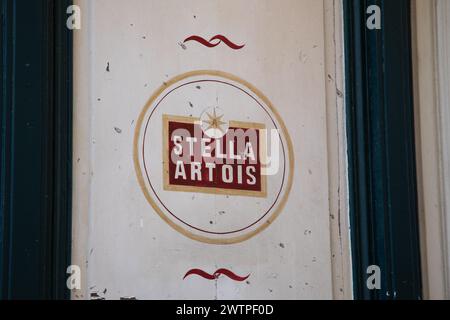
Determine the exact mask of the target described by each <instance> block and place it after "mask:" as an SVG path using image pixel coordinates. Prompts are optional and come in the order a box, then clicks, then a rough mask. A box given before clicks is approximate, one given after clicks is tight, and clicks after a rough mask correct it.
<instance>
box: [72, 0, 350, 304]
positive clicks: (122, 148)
mask: <svg viewBox="0 0 450 320" xmlns="http://www.w3.org/2000/svg"><path fill="white" fill-rule="evenodd" d="M330 4H331V6H330ZM79 5H80V6H81V8H82V14H83V21H82V30H80V31H77V32H78V33H77V34H76V60H75V65H76V79H75V82H76V84H75V86H76V88H75V91H76V95H75V96H76V101H75V105H76V110H75V141H74V144H75V155H74V161H75V163H74V170H75V171H74V175H75V182H74V244H73V246H74V263H78V264H79V265H80V266H81V267H82V270H83V279H82V283H83V288H82V290H80V291H76V292H74V295H73V297H74V298H78V299H83V298H84V299H86V298H89V297H90V295H91V294H92V293H93V294H94V297H104V298H106V299H119V298H120V297H125V296H126V297H131V296H132V297H136V298H137V299H151V298H163V299H164V298H168V299H183V298H190V299H331V298H333V297H336V296H337V295H339V294H336V285H337V284H336V283H337V282H339V284H338V286H341V283H342V282H345V281H347V282H348V279H347V280H345V281H344V280H342V277H345V275H346V273H345V272H346V271H344V270H342V269H341V268H340V267H338V268H336V267H333V263H334V261H335V260H334V258H335V256H336V255H338V256H339V257H341V258H342V257H344V258H343V259H344V262H343V261H342V259H340V260H338V263H339V264H340V265H342V264H347V263H348V261H345V257H346V253H348V252H347V251H348V249H347V248H345V247H344V248H342V247H340V245H338V244H339V243H342V242H343V243H344V245H345V243H346V242H345V241H343V240H342V238H343V237H344V238H345V237H347V230H346V229H345V226H344V227H343V230H342V232H341V230H340V229H339V228H338V226H340V223H341V220H340V219H341V218H340V216H339V217H338V213H339V212H341V209H342V207H341V206H340V205H339V204H337V205H336V204H334V203H331V202H330V201H331V200H330V199H332V200H333V201H335V203H338V202H339V201H338V200H337V197H339V196H340V195H339V194H337V195H336V191H335V190H339V184H340V183H341V180H340V179H339V178H336V177H337V176H338V172H340V170H341V167H339V166H336V165H334V164H333V165H330V162H333V163H337V161H336V157H339V155H340V154H341V153H342V152H343V151H342V150H334V147H330V145H329V144H330V143H331V142H332V143H333V145H337V144H339V143H340V142H341V141H340V140H339V139H337V140H336V141H331V142H330V141H329V140H330V138H329V137H330V136H333V137H334V136H336V134H335V133H330V130H336V131H338V130H340V129H341V127H342V126H340V128H335V127H334V126H335V124H334V123H336V122H337V123H342V122H340V121H341V119H340V118H339V114H336V113H333V115H334V116H333V117H331V119H334V121H333V124H332V125H329V124H327V123H328V122H329V121H330V111H329V110H328V106H327V103H328V104H330V103H332V104H333V105H331V108H332V109H333V110H334V111H333V112H336V110H335V109H336V107H337V106H339V105H338V104H337V103H336V99H339V94H338V93H340V96H342V93H341V92H342V87H339V86H338V84H337V82H339V81H340V80H341V79H336V74H335V73H329V72H328V71H329V70H328V68H329V67H330V68H331V69H332V70H333V71H334V72H336V69H337V68H336V62H335V61H334V59H333V58H334V54H335V52H334V51H333V50H335V49H336V48H335V47H332V46H331V47H330V46H329V45H328V44H329V43H332V42H333V41H332V40H333V39H331V40H330V39H328V40H329V42H328V40H327V39H326V36H325V35H326V30H325V29H326V28H328V29H330V30H331V31H333V30H334V28H335V26H334V25H331V26H326V24H325V21H324V17H325V15H326V14H327V15H329V16H333V15H332V14H331V15H330V13H326V12H325V9H326V8H328V9H330V8H331V9H333V6H332V2H331V1H325V2H322V1H317V0H284V1H269V0H264V1H261V0H257V1H256V0H253V1H238V0H232V1H229V0H228V1H200V0H190V1H183V2H180V1H175V0H168V1H148V0H133V1H122V0H107V1H106V0H96V1H79ZM338 28H339V26H338ZM191 35H199V36H202V37H204V38H205V39H207V40H209V39H210V38H211V37H213V36H215V35H225V36H226V37H227V38H229V39H230V40H231V41H232V42H233V43H234V44H235V45H242V44H245V46H244V47H243V48H240V49H237V48H234V49H233V48H232V46H233V45H231V46H230V45H227V44H226V43H224V41H222V43H220V44H219V45H217V46H214V47H211V48H209V47H208V46H205V45H202V44H201V43H200V42H198V41H187V42H184V40H185V39H186V38H187V37H189V36H191ZM211 42H213V43H216V41H211ZM327 50H328V51H327ZM330 52H331V54H330ZM327 55H328V58H327ZM330 57H331V58H330ZM330 61H332V62H331V66H330ZM192 70H221V71H224V72H227V73H231V74H234V75H237V76H239V77H240V78H243V79H245V80H246V81H248V82H250V83H252V84H253V85H255V86H256V87H257V88H258V89H259V90H261V91H262V92H263V93H264V94H265V95H266V96H267V97H268V98H269V99H270V100H271V101H272V103H273V104H274V105H276V108H277V110H278V113H279V114H280V116H281V118H282V119H283V120H284V123H285V124H286V127H287V130H288V132H289V135H290V137H291V139H292V145H293V150H292V151H293V154H294V156H295V170H294V171H293V176H292V179H293V185H292V190H291V192H290V195H289V197H288V200H287V202H286V204H285V206H284V208H283V210H282V212H281V214H280V215H279V217H278V218H277V219H276V221H274V222H273V223H272V224H271V225H270V226H269V227H268V228H267V229H266V230H264V231H263V232H260V233H259V234H257V235H256V236H254V237H252V238H250V239H247V240H246V241H243V242H240V243H235V244H230V245H215V244H207V243H203V242H199V241H195V240H192V239H190V238H188V237H186V236H184V235H183V234H181V233H179V232H176V231H174V230H173V229H172V228H171V227H170V226H169V225H168V224H167V223H165V222H164V221H163V220H162V219H161V218H160V217H159V216H158V215H157V214H156V213H155V211H154V210H153V209H152V207H151V206H150V205H149V203H148V202H147V200H146V199H145V197H144V195H143V193H142V190H141V188H140V186H139V183H138V179H137V177H136V173H135V167H134V163H133V139H134V133H135V130H136V123H137V121H138V116H139V114H140V112H141V110H142V108H143V106H144V105H145V104H146V102H147V101H148V99H149V98H150V96H151V95H152V94H153V92H155V91H156V90H157V89H158V88H159V87H160V86H161V85H162V84H163V83H164V82H166V81H169V79H171V78H173V77H176V76H178V75H180V74H183V73H185V72H189V71H192ZM330 86H331V87H330ZM330 88H332V89H331V90H330ZM330 92H331V96H332V97H333V99H327V95H328V96H329V95H330ZM236 108H239V106H236ZM250 120H251V119H250ZM332 132H334V131H332ZM343 165H344V163H342V166H343ZM330 168H331V169H330ZM330 172H331V173H332V174H333V177H331V178H330V176H329V173H330ZM344 178H345V177H343V179H344ZM330 184H331V186H330ZM185 198H186V197H180V198H179V199H178V198H174V203H175V204H174V205H175V206H179V207H182V208H189V206H190V203H189V199H187V200H180V199H185ZM230 201H239V198H233V197H232V196H230ZM219 209H220V208H219ZM192 213H193V214H195V212H192ZM330 216H331V217H332V219H330ZM335 217H336V218H335ZM330 221H331V224H330ZM338 229H339V232H336V230H338ZM333 230H334V231H333ZM332 244H333V245H332ZM332 248H334V249H333V252H332ZM336 248H338V249H336ZM336 250H339V252H336ZM343 252H344V253H343ZM192 269H201V270H203V271H205V272H206V273H208V274H209V275H212V278H214V279H212V280H208V279H207V277H208V276H205V277H202V276H197V275H195V274H193V275H191V276H188V277H186V278H185V279H183V278H184V276H185V275H186V273H187V272H188V271H189V270H192ZM220 269H227V270H230V271H232V272H233V274H235V275H236V276H238V277H240V276H242V277H245V276H247V275H249V277H248V278H246V279H245V280H244V281H236V280H233V279H232V278H233V276H231V277H230V276H229V274H228V276H227V275H226V273H227V272H224V271H223V270H222V271H220ZM344 269H345V268H344ZM336 270H337V271H336ZM216 271H217V273H216V274H214V273H215V272H216ZM219 274H220V276H219V277H216V276H217V275H219ZM336 279H338V280H339V281H338V280H336ZM241 280H242V279H241ZM339 288H340V287H339ZM337 291H338V292H342V291H343V290H342V288H340V289H338V290H337Z"/></svg>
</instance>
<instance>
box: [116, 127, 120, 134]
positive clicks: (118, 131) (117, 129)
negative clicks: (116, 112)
mask: <svg viewBox="0 0 450 320" xmlns="http://www.w3.org/2000/svg"><path fill="white" fill-rule="evenodd" d="M114 131H116V132H117V133H118V134H121V133H122V129H120V128H118V127H114Z"/></svg>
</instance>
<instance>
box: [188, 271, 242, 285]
mask: <svg viewBox="0 0 450 320" xmlns="http://www.w3.org/2000/svg"><path fill="white" fill-rule="evenodd" d="M191 275H197V276H200V277H202V278H205V279H208V280H215V279H217V278H219V276H220V275H224V276H227V277H228V278H230V279H232V280H234V281H239V282H242V281H245V280H247V279H248V277H250V275H248V276H246V277H240V276H238V275H236V274H235V273H234V272H233V271H230V270H228V269H224V268H222V269H218V270H217V271H216V272H214V273H213V274H209V273H207V272H205V271H203V270H200V269H192V270H189V271H188V272H187V273H186V274H185V276H184V278H183V280H184V279H186V278H187V277H189V276H191Z"/></svg>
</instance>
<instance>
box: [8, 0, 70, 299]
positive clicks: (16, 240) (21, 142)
mask: <svg viewBox="0 0 450 320" xmlns="http://www.w3.org/2000/svg"><path fill="white" fill-rule="evenodd" d="M69 4H70V1H66V0H52V1H51V0H33V1H29V0H1V2H0V6H1V14H2V21H1V24H2V25H1V52H2V60H1V83H2V90H1V91H0V103H1V108H0V124H1V135H0V165H1V166H0V298H1V299H64V298H68V297H69V292H68V290H67V288H66V285H65V282H66V280H65V279H66V274H65V272H66V268H67V267H68V265H69V264H70V243H71V239H70V237H71V233H70V229H71V170H72V169H71V168H72V166H71V163H72V134H71V125H72V119H71V116H72V110H71V108H72V60H71V57H72V38H71V37H72V36H71V32H70V31H69V30H67V28H66V18H67V14H66V9H67V6H68V5H69Z"/></svg>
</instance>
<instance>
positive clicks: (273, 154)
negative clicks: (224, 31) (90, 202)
mask: <svg viewBox="0 0 450 320" xmlns="http://www.w3.org/2000/svg"><path fill="white" fill-rule="evenodd" d="M134 148H135V149H134V156H135V159H134V161H135V167H136V172H137V176H138V179H139V182H140V184H141V187H142V190H143V192H144V194H145V196H146V198H147V200H148V202H149V203H150V204H151V206H152V207H153V209H154V210H155V211H156V212H157V213H158V214H159V215H160V216H161V218H163V219H164V221H166V222H167V223H168V224H169V225H170V226H172V227H173V228H174V229H175V230H177V231H179V232H181V233H183V234H184V235H186V236H188V237H190V238H192V239H195V240H198V241H202V242H207V243H213V244H231V243H236V242H241V241H244V240H247V239H249V238H250V237H252V236H254V235H256V234H257V233H259V232H260V231H262V230H264V229H265V228H267V227H268V226H269V225H270V224H271V223H272V222H273V221H274V219H275V218H276V217H277V216H278V214H279V213H280V212H281V210H282V208H283V206H284V203H285V202H286V200H287V198H288V195H289V191H290V189H291V186H292V176H293V170H294V155H293V152H292V142H291V140H290V137H289V134H288V132H287V129H286V126H285V124H284V122H283V120H282V119H281V117H280V116H279V114H278V112H277V111H276V109H275V107H274V106H273V105H272V103H271V102H270V101H269V99H268V98H267V97H265V96H264V94H262V93H261V92H260V91H259V90H258V89H256V88H255V87H254V86H252V85H251V84H250V83H248V82H246V81H244V80H242V79H240V78H238V77H236V76H233V75H231V74H227V73H225V72H220V71H193V72H188V73H185V74H182V75H180V76H177V77H175V78H174V79H172V80H170V81H168V82H165V83H164V85H163V86H162V87H161V88H159V89H158V90H157V91H156V92H155V93H154V94H153V96H152V97H151V98H150V100H149V101H148V103H147V104H146V105H145V107H144V110H143V111H142V113H141V115H140V116H139V120H138V123H137V127H136V133H135V146H134ZM174 197H176V198H177V199H179V200H181V201H188V203H189V206H188V207H178V206H176V205H175V206H174V205H173V204H174V202H173V199H174ZM237 197H238V199H237ZM237 204H238V205H237Z"/></svg>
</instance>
